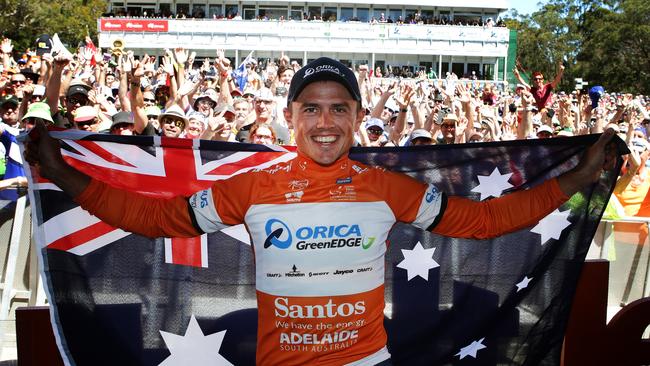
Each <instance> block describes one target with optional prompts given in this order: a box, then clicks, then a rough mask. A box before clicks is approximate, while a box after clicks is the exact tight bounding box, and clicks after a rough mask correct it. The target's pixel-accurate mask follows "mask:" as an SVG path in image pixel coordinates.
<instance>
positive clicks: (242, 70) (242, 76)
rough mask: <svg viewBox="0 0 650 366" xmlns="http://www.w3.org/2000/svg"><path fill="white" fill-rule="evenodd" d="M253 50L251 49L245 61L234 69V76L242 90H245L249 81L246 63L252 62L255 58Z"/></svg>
mask: <svg viewBox="0 0 650 366" xmlns="http://www.w3.org/2000/svg"><path fill="white" fill-rule="evenodd" d="M253 52H254V51H251V52H250V53H249V54H248V56H246V58H245V59H244V61H242V62H241V64H239V66H238V67H237V68H236V69H234V70H233V71H232V77H233V79H235V81H236V82H237V86H238V87H239V90H240V91H242V92H243V91H244V88H246V84H247V83H248V71H247V70H246V65H248V64H249V63H251V61H252V60H253Z"/></svg>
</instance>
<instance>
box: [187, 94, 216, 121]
mask: <svg viewBox="0 0 650 366" xmlns="http://www.w3.org/2000/svg"><path fill="white" fill-rule="evenodd" d="M218 101H219V95H218V94H217V92H216V90H214V89H206V90H205V91H204V92H203V93H202V94H201V95H199V96H198V97H197V98H196V99H195V100H194V105H193V108H194V110H195V111H197V112H200V113H202V114H203V115H204V116H206V117H207V116H209V115H210V110H214V108H215V107H216V106H217V103H218Z"/></svg>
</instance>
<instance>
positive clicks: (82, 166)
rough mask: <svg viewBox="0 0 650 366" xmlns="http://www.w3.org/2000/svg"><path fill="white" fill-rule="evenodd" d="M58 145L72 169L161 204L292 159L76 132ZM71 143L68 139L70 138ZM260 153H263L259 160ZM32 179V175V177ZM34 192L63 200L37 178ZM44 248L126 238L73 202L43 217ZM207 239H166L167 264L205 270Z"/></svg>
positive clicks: (83, 247)
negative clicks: (127, 142) (117, 139)
mask: <svg viewBox="0 0 650 366" xmlns="http://www.w3.org/2000/svg"><path fill="white" fill-rule="evenodd" d="M60 134H63V135H65V134H68V136H69V138H68V139H62V140H61V141H62V144H63V155H64V157H65V158H66V160H67V161H68V162H69V163H70V164H71V165H73V166H74V167H75V168H77V169H79V170H81V171H84V172H88V173H89V174H90V175H93V176H101V177H102V179H103V180H105V181H106V182H108V183H109V184H111V185H114V186H116V187H121V188H124V189H128V190H133V191H137V192H140V193H143V194H147V195H151V196H154V197H160V198H169V197H173V196H176V195H185V196H189V195H191V194H192V193H194V192H196V191H199V190H202V189H206V188H208V187H209V186H210V185H212V184H213V182H214V181H216V180H220V179H226V178H229V177H231V176H233V175H236V174H240V173H243V172H246V171H248V170H251V169H260V168H265V167H268V166H271V165H273V164H277V163H279V162H283V161H287V160H290V159H292V158H293V157H294V156H295V154H294V153H293V152H291V151H288V150H286V149H284V148H277V151H276V152H270V151H273V150H272V149H270V148H264V147H261V148H260V149H259V150H260V151H224V152H222V153H221V154H220V155H219V156H216V157H215V156H211V157H208V156H206V154H202V153H201V151H202V150H200V149H199V146H200V144H201V143H203V144H206V143H207V144H210V142H206V141H202V142H200V140H189V139H171V138H166V137H158V136H147V137H144V136H142V137H136V138H135V139H136V140H137V143H136V144H133V145H119V144H116V143H115V142H113V140H115V138H114V137H113V136H111V135H100V136H94V137H93V138H92V139H91V138H90V136H87V135H84V134H79V133H75V132H69V133H60ZM54 135H55V136H56V135H57V133H56V132H54ZM70 137H71V138H70ZM261 151H266V152H265V153H263V154H261V153H260V152H261ZM32 174H34V172H33V173H32ZM34 177H35V178H36V179H38V183H37V184H35V185H34V189H35V190H38V191H39V192H40V195H41V196H42V197H43V198H44V199H46V200H48V201H50V200H51V201H61V200H62V199H63V197H64V196H66V195H65V193H63V192H62V191H61V190H60V189H59V188H58V187H56V186H55V185H54V184H52V183H50V182H49V181H47V180H44V179H41V178H37V177H36V176H35V175H34ZM43 222H44V224H43V226H44V230H43V232H44V234H45V238H44V239H45V247H47V248H51V249H59V250H65V251H68V252H70V253H73V254H77V255H86V254H88V253H90V252H92V251H94V250H97V249H99V248H101V247H103V246H106V245H109V244H111V243H113V242H115V241H116V240H119V239H122V238H124V237H126V236H128V235H130V233H128V232H125V231H123V230H120V229H117V228H114V227H111V226H110V225H108V224H106V223H104V222H102V221H100V220H99V219H98V218H96V217H94V216H92V215H91V214H89V213H88V212H87V211H85V210H84V209H82V208H81V207H79V206H78V205H76V204H74V203H73V202H71V204H70V205H69V206H66V207H65V208H64V210H63V211H61V212H59V211H58V210H57V211H54V212H51V213H50V212H47V215H46V216H44V217H43ZM206 237H207V235H202V236H201V237H197V238H189V239H188V238H166V239H165V248H166V251H165V253H166V254H165V255H166V260H167V261H168V263H174V264H185V265H191V266H203V267H205V266H207V258H205V255H206V252H207V248H206V245H207V241H206Z"/></svg>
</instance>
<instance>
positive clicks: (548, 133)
mask: <svg viewBox="0 0 650 366" xmlns="http://www.w3.org/2000/svg"><path fill="white" fill-rule="evenodd" d="M536 134H537V138H538V139H549V138H551V137H553V129H552V128H551V126H548V125H541V126H539V128H538V129H537V133H536Z"/></svg>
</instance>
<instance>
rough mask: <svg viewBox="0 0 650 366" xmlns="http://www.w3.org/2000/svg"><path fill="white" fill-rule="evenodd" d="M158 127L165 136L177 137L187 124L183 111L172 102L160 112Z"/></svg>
mask: <svg viewBox="0 0 650 366" xmlns="http://www.w3.org/2000/svg"><path fill="white" fill-rule="evenodd" d="M159 120H160V128H161V129H162V135H163V136H165V137H179V136H180V135H181V133H182V132H183V131H184V130H185V126H187V117H185V112H183V110H182V109H181V107H179V106H178V105H176V104H174V105H172V106H171V107H169V108H167V110H165V111H164V112H163V113H161V114H160V119H159Z"/></svg>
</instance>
